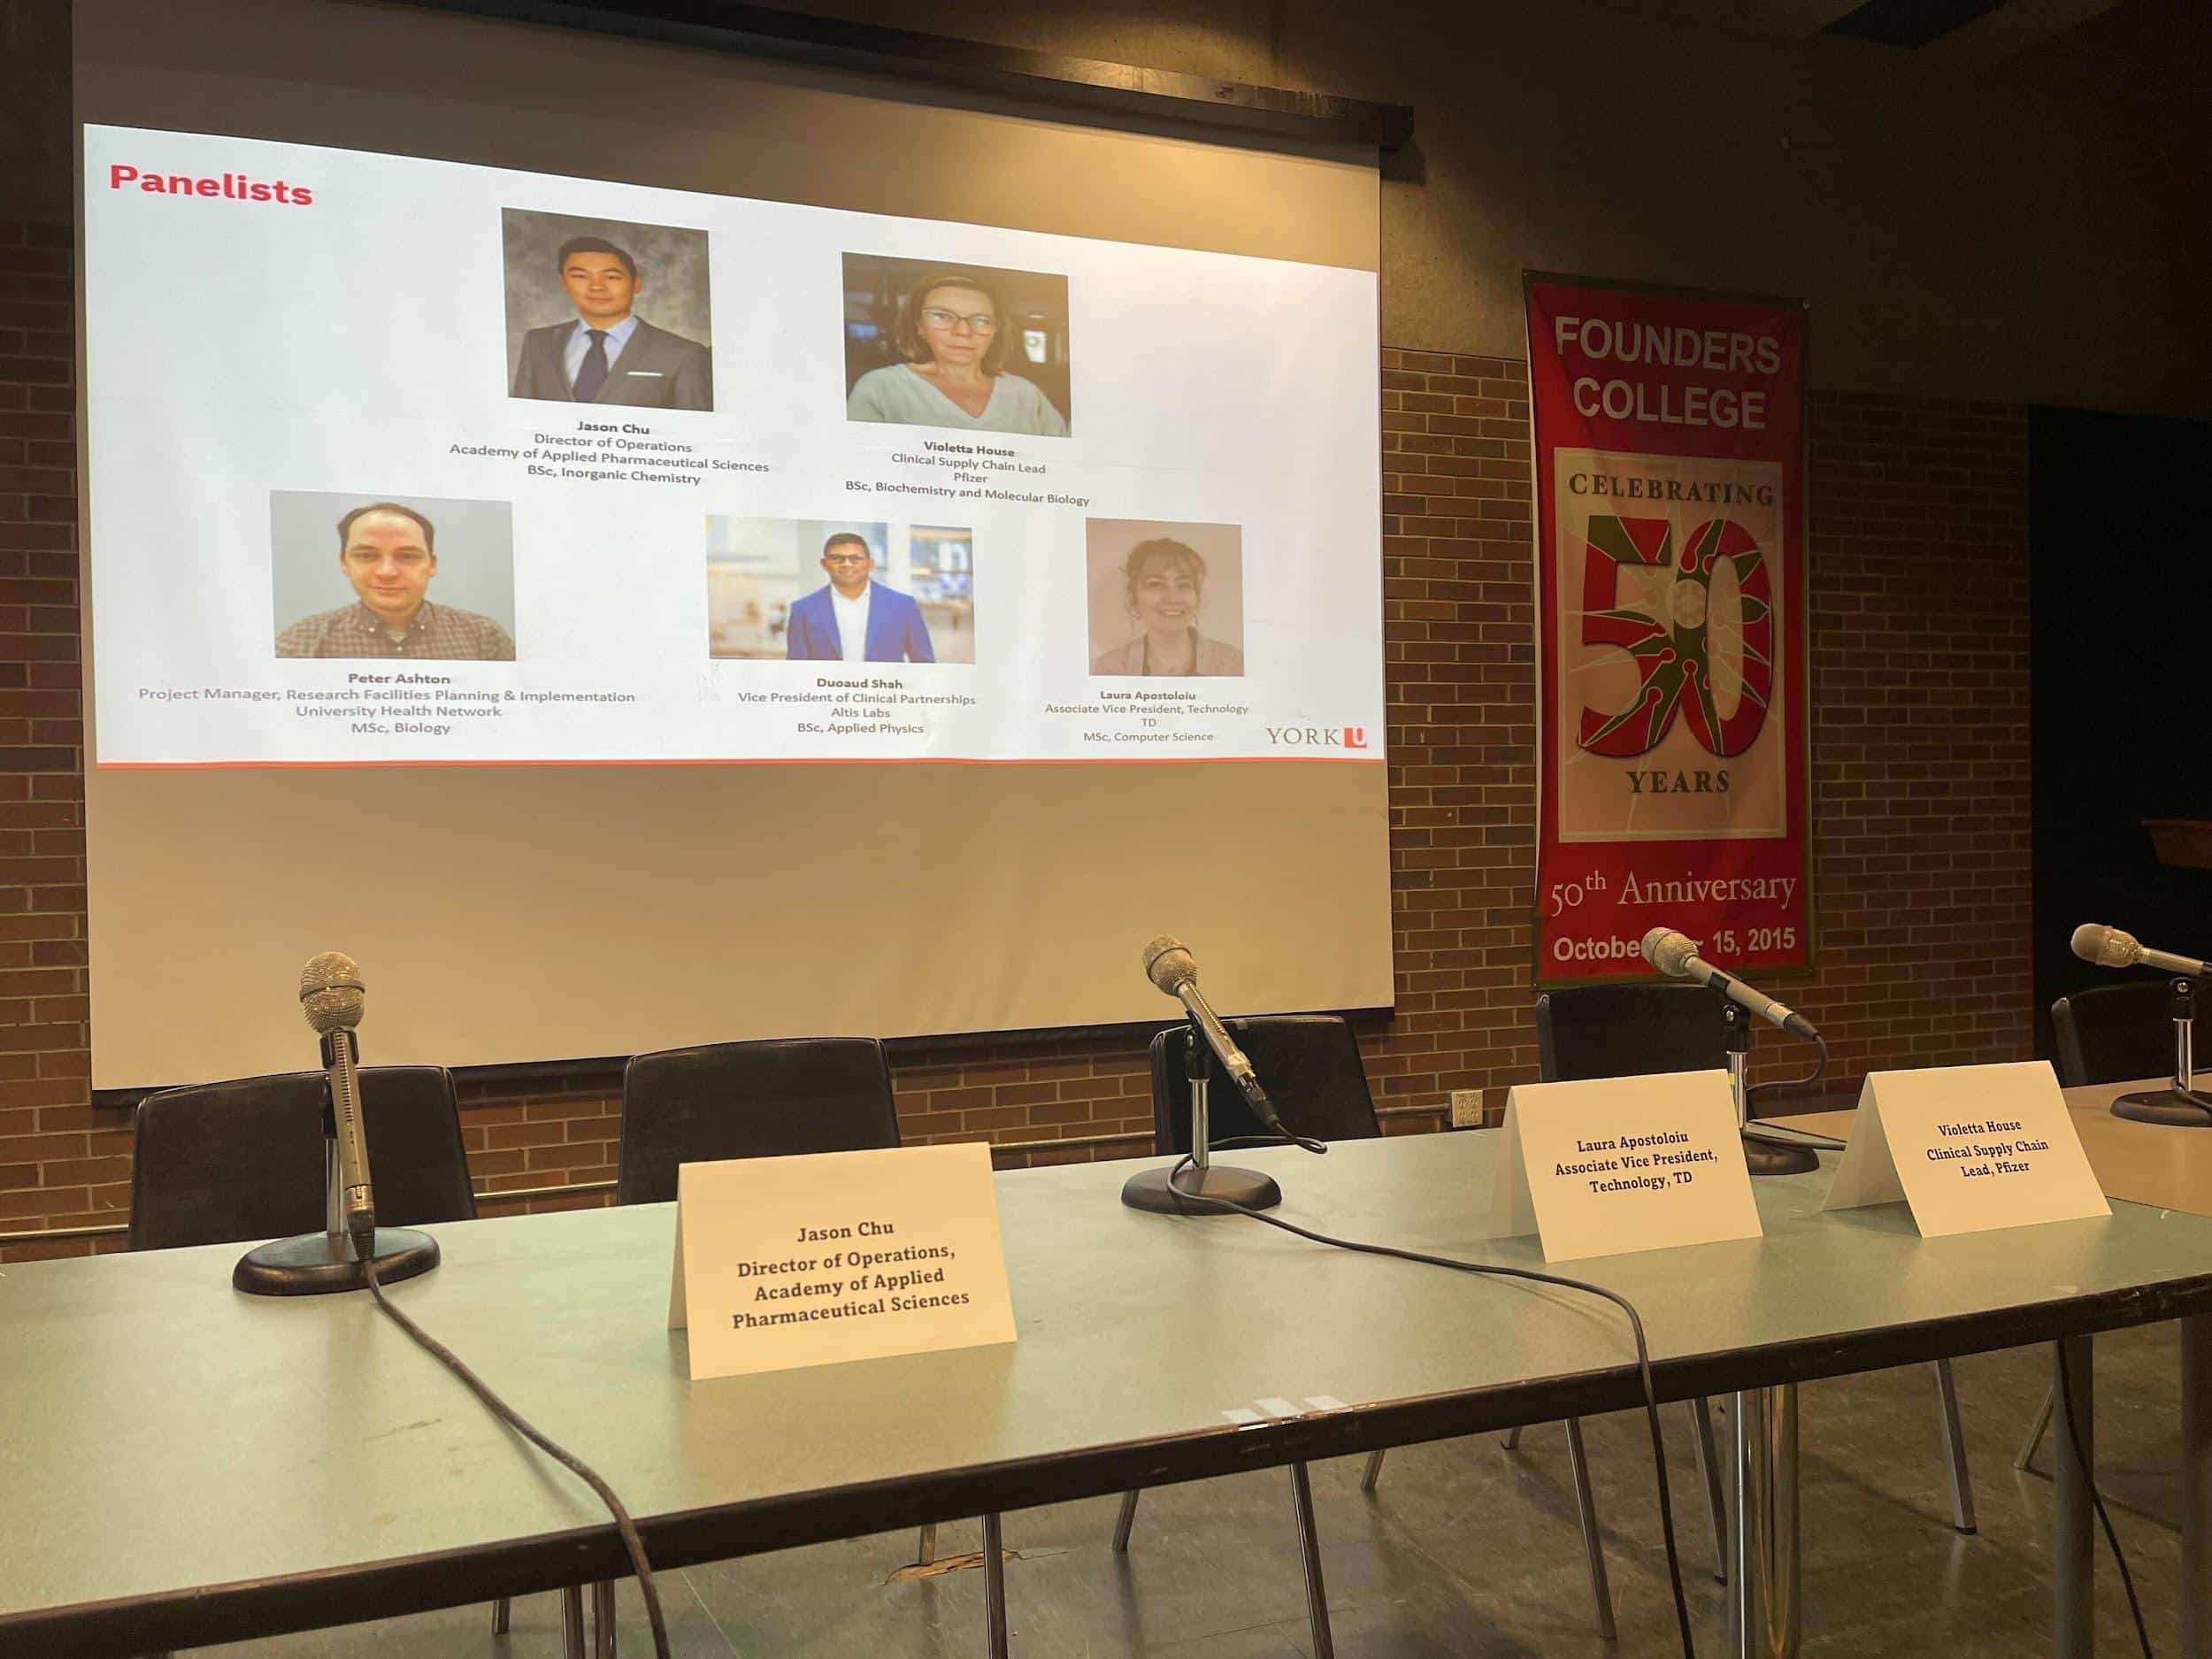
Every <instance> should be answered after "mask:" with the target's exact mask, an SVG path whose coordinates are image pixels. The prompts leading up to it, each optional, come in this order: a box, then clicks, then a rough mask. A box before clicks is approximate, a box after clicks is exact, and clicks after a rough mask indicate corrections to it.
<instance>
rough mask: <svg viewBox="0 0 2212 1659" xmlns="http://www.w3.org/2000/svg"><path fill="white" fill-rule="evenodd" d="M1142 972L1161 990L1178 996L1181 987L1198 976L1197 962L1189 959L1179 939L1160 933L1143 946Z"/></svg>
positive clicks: (1187, 952)
mask: <svg viewBox="0 0 2212 1659" xmlns="http://www.w3.org/2000/svg"><path fill="white" fill-rule="evenodd" d="M1144 972H1145V977H1146V978H1147V979H1150V980H1151V981H1152V983H1153V984H1155V985H1156V986H1158V987H1160V989H1161V990H1163V991H1164V992H1166V993H1167V994H1168V995H1170V996H1179V995H1181V994H1182V990H1183V987H1185V986H1187V985H1188V984H1190V983H1191V982H1192V981H1194V979H1197V978H1198V964H1196V963H1195V962H1193V961H1192V960H1191V955H1190V952H1189V951H1188V950H1187V949H1185V948H1184V946H1183V941H1181V940H1179V939H1178V938H1176V937H1175V935H1174V934H1172V933H1162V934H1161V935H1160V936H1159V937H1158V938H1157V939H1156V940H1154V941H1152V942H1151V943H1150V944H1148V945H1147V946H1146V947H1145V948H1144Z"/></svg>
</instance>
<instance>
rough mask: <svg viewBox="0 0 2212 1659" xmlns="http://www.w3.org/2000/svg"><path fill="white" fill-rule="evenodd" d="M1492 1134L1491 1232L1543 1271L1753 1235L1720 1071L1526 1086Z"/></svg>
mask: <svg viewBox="0 0 2212 1659" xmlns="http://www.w3.org/2000/svg"><path fill="white" fill-rule="evenodd" d="M1501 1133H1502V1136H1503V1139H1504V1151H1503V1156H1501V1157H1500V1159H1499V1161H1498V1172H1497V1179H1496V1186H1495V1188H1494V1191H1493V1193H1492V1194H1491V1207H1490V1231H1491V1233H1493V1234H1494V1235H1495V1236H1497V1237H1500V1238H1508V1237H1511V1236H1513V1235H1515V1234H1517V1233H1535V1234H1537V1235H1538V1239H1539V1241H1540V1243H1541V1244H1542V1246H1543V1250H1544V1259H1545V1260H1546V1261H1548V1262H1571V1261H1573V1260H1575V1259H1577V1258H1578V1257H1580V1256H1616V1255H1619V1254H1620V1253H1622V1252H1624V1251H1628V1250H1658V1249H1666V1248H1671V1247H1673V1246H1675V1245H1678V1244H1710V1243H1713V1242H1715V1241H1716V1240H1721V1239H1755V1238H1757V1237H1758V1236H1759V1233H1760V1227H1759V1209H1758V1206H1757V1204H1755V1202H1753V1201H1752V1197H1751V1177H1750V1174H1749V1171H1747V1170H1746V1169H1745V1168H1744V1157H1743V1140H1742V1137H1741V1136H1740V1134H1739V1133H1737V1128H1736V1108H1735V1100H1734V1096H1733V1095H1732V1094H1730V1093H1729V1089H1728V1073H1726V1072H1725V1071H1676V1072H1671V1073H1668V1074H1666V1075H1663V1076H1659V1077H1614V1078H1601V1079H1592V1080H1590V1081H1588V1082H1583V1083H1525V1084H1523V1085H1521V1086H1520V1087H1517V1088H1515V1089H1514V1090H1512V1091H1511V1092H1510V1093H1509V1094H1507V1095H1506V1097H1505V1125H1504V1127H1503V1129H1502V1131H1501Z"/></svg>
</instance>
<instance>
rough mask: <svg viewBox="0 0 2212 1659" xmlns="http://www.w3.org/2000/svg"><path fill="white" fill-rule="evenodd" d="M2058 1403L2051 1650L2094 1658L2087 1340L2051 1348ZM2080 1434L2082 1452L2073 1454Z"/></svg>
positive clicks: (2092, 1420) (2092, 1447) (2091, 1396)
mask: <svg viewBox="0 0 2212 1659" xmlns="http://www.w3.org/2000/svg"><path fill="white" fill-rule="evenodd" d="M2051 1352H2052V1356H2053V1360H2054V1365H2055V1371H2056V1375H2055V1377H2054V1379H2053V1381H2054V1382H2055V1384H2056V1386H2057V1388H2058V1406H2057V1409H2055V1411H2054V1412H2053V1413H2052V1415H2051V1430H2052V1432H2051V1448H2052V1453H2053V1457H2052V1480H2053V1482H2054V1485H2055V1489H2056V1505H2055V1514H2054V1516H2053V1517H2052V1545H2051V1577H2052V1580H2053V1586H2052V1587H2053V1590H2054V1595H2053V1608H2052V1620H2051V1651H2052V1652H2053V1653H2055V1655H2058V1659H2090V1655H2092V1654H2093V1653H2094V1652H2095V1650H2096V1629H2095V1625H2096V1599H2097V1596H2096V1564H2097V1556H2096V1546H2097V1530H2096V1516H2095V1513H2094V1511H2093V1509H2092V1508H2091V1506H2090V1502H2089V1479H2090V1469H2089V1468H2085V1467H2084V1466H2083V1459H2084V1458H2086V1459H2087V1460H2088V1463H2089V1464H2090V1465H2091V1466H2092V1467H2093V1466H2094V1464H2095V1463H2096V1458H2097V1424H2096V1415H2097V1412H2096V1406H2097V1390H2096V1378H2095V1374H2094V1373H2093V1371H2092V1370H2091V1364H2092V1362H2091V1359H2090V1346H2089V1339H2088V1338H2087V1337H2085V1336H2070V1337H2064V1338H2062V1339H2061V1340H2059V1341H2057V1342H2055V1343H2054V1344H2052V1348H2051ZM2076 1435H2079V1436H2080V1440H2081V1456H2079V1457H2078V1456H2076V1455H2074V1442H2075V1437H2076Z"/></svg>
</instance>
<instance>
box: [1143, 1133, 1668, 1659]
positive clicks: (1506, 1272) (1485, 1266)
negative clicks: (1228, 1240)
mask: <svg viewBox="0 0 2212 1659" xmlns="http://www.w3.org/2000/svg"><path fill="white" fill-rule="evenodd" d="M1240 1143H1241V1144H1245V1145H1251V1144H1255V1143H1258V1144H1267V1143H1266V1142H1264V1141H1262V1138H1261V1137H1259V1136H1256V1135H1248V1136H1243V1137H1240ZM1221 1144H1223V1145H1228V1144H1231V1143H1229V1142H1223V1143H1221ZM1315 1144H1316V1145H1318V1143H1315ZM1194 1167H1196V1166H1195V1165H1194V1164H1192V1162H1191V1159H1190V1156H1189V1155H1188V1154H1186V1155H1185V1156H1184V1157H1183V1159H1182V1161H1181V1162H1180V1163H1179V1164H1176V1165H1175V1167H1174V1168H1173V1169H1172V1170H1171V1171H1169V1174H1168V1187H1169V1188H1170V1189H1171V1190H1172V1191H1173V1192H1175V1193H1176V1194H1179V1195H1180V1196H1181V1197H1182V1198H1183V1199H1184V1200H1185V1201H1186V1202H1188V1203H1189V1205H1190V1206H1191V1208H1192V1209H1193V1210H1195V1211H1200V1212H1203V1211H1205V1210H1232V1211H1233V1212H1235V1213H1236V1214H1238V1215H1240V1216H1249V1217H1251V1218H1252V1219H1253V1220H1255V1221H1262V1222H1265V1223H1266V1224H1267V1225H1269V1226H1271V1227H1278V1228H1280V1229H1281V1230H1282V1231H1283V1232H1285V1233H1294V1234H1295V1235H1296V1236H1297V1237H1299V1238H1302V1239H1307V1240H1311V1241H1312V1242H1314V1243H1316V1244H1326V1245H1330V1246H1332V1247H1333V1248H1336V1249H1340V1250H1352V1251H1356V1252H1357V1253H1358V1254H1359V1255H1362V1256H1392V1257H1394V1258H1395V1259H1397V1260H1398V1261H1401V1262H1419V1263H1425V1265H1427V1266H1430V1267H1443V1268H1449V1269H1450V1270H1451V1271H1453V1272H1455V1273H1473V1274H1476V1275H1478V1276H1480V1277H1486V1278H1497V1279H1525V1280H1528V1281H1530V1282H1532V1283H1534V1284H1539V1285H1554V1286H1558V1287H1559V1288H1561V1289H1563V1290H1576V1291H1580V1292H1582V1293H1583V1294H1586V1295H1590V1296H1596V1297H1600V1298H1601V1299H1602V1300H1604V1301H1606V1302H1611V1303H1612V1304H1613V1305H1614V1306H1615V1307H1617V1308H1618V1309H1619V1310H1621V1311H1622V1312H1623V1313H1624V1314H1626V1315H1627V1316H1628V1328H1629V1331H1630V1333H1632V1335H1633V1336H1634V1338H1635V1340H1636V1375H1637V1378H1638V1379H1639V1380H1640V1381H1641V1382H1642V1384H1643V1387H1644V1417H1645V1420H1646V1422H1647V1423H1648V1424H1649V1425H1650V1428H1651V1455H1652V1463H1653V1467H1654V1469H1655V1471H1656V1474H1657V1476H1658V1482H1659V1525H1660V1528H1661V1530H1662V1531H1663V1532H1664V1533H1665V1535H1666V1545H1667V1578H1668V1582H1669V1583H1670V1585H1671V1586H1672V1588H1673V1591H1674V1618H1675V1624H1676V1627H1677V1628H1678V1630H1679V1632H1681V1637H1682V1659H1697V1644H1696V1641H1695V1639H1694V1637H1693V1636H1692V1635H1691V1633H1690V1604H1689V1601H1688V1599H1687V1598H1686V1596H1685V1595H1684V1594H1683V1592H1682V1561H1681V1557H1680V1555H1678V1553H1677V1551H1676V1548H1675V1541H1674V1500H1673V1497H1672V1494H1671V1492H1670V1491H1669V1489H1668V1486H1667V1440H1666V1433H1665V1431H1664V1430H1663V1429H1662V1428H1661V1426H1660V1424H1659V1394H1658V1390H1657V1388H1656V1386H1655V1385H1654V1384H1653V1382H1652V1379H1651V1348H1650V1345H1649V1344H1648V1343H1647V1341H1646V1340H1645V1339H1644V1322H1643V1318H1642V1316H1641V1315H1640V1314H1638V1312H1637V1311H1636V1307H1635V1304H1634V1303H1633V1302H1630V1301H1629V1300H1628V1298H1627V1297H1625V1296H1624V1295H1622V1294H1620V1293H1619V1292H1618V1291H1616V1290H1608V1289H1607V1288H1606V1287H1605V1286H1602V1285H1594V1284H1591V1283H1590V1282H1589V1281H1588V1280H1586V1279H1569V1278H1567V1277H1566V1276H1565V1275H1564V1274H1562V1273H1545V1272H1540V1271H1537V1270H1536V1269H1535V1268H1532V1267H1507V1266H1504V1265H1502V1263H1494V1262H1464V1261H1460V1260H1457V1259H1455V1257H1452V1256H1430V1255H1428V1254H1426V1253H1425V1252H1424V1251H1420V1250H1407V1249H1401V1248H1399V1247H1397V1246H1396V1245H1392V1244H1369V1243H1366V1242H1364V1241H1363V1240H1357V1239H1340V1238H1336V1237H1333V1236H1332V1235H1331V1234H1329V1233H1317V1232H1315V1231H1314V1230H1313V1229H1312V1228H1311V1227H1302V1226H1300V1225H1298V1224H1297V1223H1296V1222H1294V1221H1286V1220H1284V1219H1283V1218H1282V1217H1280V1216H1271V1215H1270V1214H1268V1213H1267V1211H1265V1210H1254V1209H1251V1208H1250V1207H1249V1206H1248V1205H1244V1204H1240V1203H1236V1202H1233V1201H1232V1200H1230V1199H1226V1198H1212V1197H1201V1196H1200V1195H1199V1194H1196V1193H1194V1192H1191V1191H1189V1190H1188V1189H1187V1188H1185V1187H1179V1186H1178V1185H1177V1184H1176V1177H1177V1176H1179V1175H1180V1174H1182V1172H1183V1171H1185V1170H1187V1169H1192V1168H1194Z"/></svg>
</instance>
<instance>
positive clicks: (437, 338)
mask: <svg viewBox="0 0 2212 1659" xmlns="http://www.w3.org/2000/svg"><path fill="white" fill-rule="evenodd" d="M76 45H77V65H76V73H77V84H76V92H77V107H78V114H79V118H80V120H81V150H82V164H83V165H82V172H81V189H82V204H81V215H80V224H81V236H82V248H81V265H80V269H81V288H82V296H81V297H82V310H81V316H82V319H83V327H82V341H83V343H82V351H83V375H82V379H81V384H82V385H83V387H84V388H85V391H84V439H83V442H84V449H85V463H86V467H85V479H86V486H85V492H84V506H83V511H84V517H85V525H84V529H85V545H86V549H87V582H86V589H87V603H86V641H85V649H86V658H87V664H88V705H89V707H88V724H89V727H90V735H89V738H88V741H89V743H90V745H91V752H90V755H89V757H88V759H89V762H90V764H89V765H88V776H87V780H86V786H87V795H88V864H89V870H90V882H91V886H90V893H89V908H90V949H91V975H90V983H91V987H92V999H93V1008H92V1041H93V1066H94V1082H95V1085H96V1087H102V1088H123V1087H142V1086H151V1085H159V1084H169V1083H177V1082H187V1081H195V1080H199V1079H210V1078H216V1077H222V1076H235V1075H244V1074H249V1073H253V1072H258V1071H281V1070H289V1069H295V1068H297V1067H299V1066H302V1065H305V1064H313V1063H314V1061H313V1056H312V1049H311V1041H309V1040H308V1038H307V1034H306V1032H305V1028H304V1026H303V1025H301V1024H300V1021H299V1016H298V1012H297V1009H296V1003H295V1002H294V998H293V995H292V987H293V985H294V983H295V982H296V972H297V968H298V964H300V963H301V962H302V961H303V960H304V959H305V958H306V957H308V956H311V955H312V954H314V953H315V952H317V951H319V950H327V949H339V950H344V951H346V952H348V953H349V954H350V955H352V956H355V957H357V959H358V960H359V961H360V963H361V964H362V967H363V972H364V977H365V980H366V982H367V985H368V989H369V1010H370V1018H369V1020H368V1022H367V1024H366V1025H365V1029H364V1033H363V1050H364V1056H365V1058H366V1059H368V1060H370V1061H372V1062H388V1063H397V1062H403V1061H404V1062H425V1061H429V1062H439V1063H442V1064H499V1063H507V1062H520V1061H536V1060H557V1059H565V1058H575V1057H582V1056H609V1055H620V1054H627V1053H633V1052H638V1051H642V1050H646V1049H650V1048H662V1047H667V1046H672V1045H677V1044H682V1043H689V1042H698V1041H719V1040H725V1039H733V1038H745V1037H762V1036H783V1035H801V1034H811V1033H873V1034H878V1035H883V1036H901V1035H909V1034H918V1033H962V1032H995V1031H1012V1030H1021V1029H1028V1028H1037V1027H1058V1026H1066V1025H1089V1024H1100V1023H1108V1022H1117V1021H1124V1020H1134V1019H1142V1018H1151V1017H1155V1016H1161V1017H1164V1016H1165V1015H1166V1014H1167V1013H1169V1012H1171V1011H1172V1005H1171V1004H1170V1003H1167V1002H1164V1000H1163V999H1162V998H1161V997H1160V996H1159V995H1158V994H1157V993H1156V992H1155V991H1154V990H1153V989H1152V988H1151V987H1150V986H1149V985H1148V984H1147V983H1146V981H1145V980H1144V979H1143V976H1142V974H1141V972H1140V970H1139V967H1138V950H1139V948H1140V946H1141V944H1142V943H1143V942H1144V941H1145V940H1146V939H1147V938H1148V937H1149V936H1150V935H1152V934H1154V933H1161V932H1172V933H1179V934H1180V935H1181V936H1182V937H1183V938H1184V939H1186V940H1187V941H1188V942H1189V943H1190V944H1191V946H1192V947H1193V949H1194V950H1195V952H1196V953H1197V956H1198V960H1199V962H1200V964H1201V966H1202V972H1203V974H1204V982H1205V983H1206V985H1207V987H1208V988H1209V990H1210V993H1211V994H1212V995H1213V996H1214V997H1215V1000H1216V1001H1217V1003H1219V1004H1221V1005H1222V1006H1224V1007H1225V1008H1228V1009H1235V1010H1254V1011H1258V1010H1296V1009H1314V1008H1349V1007H1370V1006H1377V1005H1380V1004H1385V1003H1387V1002H1389V1001H1390V1000H1391V941H1390V931H1389V870H1388V853H1387V844H1386V829H1387V822H1386V819H1387V807H1386V791H1385V781H1384V768H1383V690H1382V660H1383V651H1382V627H1381V624H1382V595H1381V570H1380V551H1379V535H1380V528H1381V518H1380V509H1381V502H1380V493H1379V488H1380V486H1379V448H1380V445H1379V415H1378V405H1379V391H1378V384H1379V377H1378V366H1377V365H1378V353H1377V339H1376V265H1377V234H1378V233H1377V190H1378V186H1377V180H1376V174H1375V172H1374V168H1373V165H1372V157H1371V156H1369V157H1357V156H1347V155H1342V154H1332V153H1325V152H1323V151H1321V150H1316V149H1312V148H1303V149H1302V148H1298V147H1294V146H1289V145H1283V144H1277V145H1274V146H1272V147H1266V148H1263V147H1256V146H1254V145H1250V144H1242V143H1232V142H1217V141H1212V140H1202V139H1197V138H1193V137H1189V136H1183V135H1175V134H1166V133H1163V132H1156V131H1144V130H1136V129H1133V128H1130V127H1115V128H1110V127H1102V126H1095V125H1083V124H1077V123H1074V122H1071V121H1066V120H1056V119H1047V118H1045V117H1042V116H1040V115H1039V114H1037V113H1035V112H1033V111H1015V110H1011V109H1004V108H995V107H990V108H987V107H979V106H978V105H977V104H975V103H974V102H973V101H970V102H968V103H965V104H963V103H960V102H957V101H954V100H951V99H949V98H948V97H947V96H945V95H943V94H938V93H928V94H924V93H918V92H916V91H915V90H914V89H912V88H903V87H901V86H898V85H895V84H893V83H889V82H882V81H873V80H867V79H862V78H857V77H844V76H833V75H831V74H829V73H826V72H815V71H803V70H799V69H795V68H790V67H784V66H772V65H760V64H754V63H750V62H747V61H743V60H739V59H735V58H731V57H729V56H726V55H723V54H719V53H714V52H710V51H705V50H690V49H683V48H675V47H666V46H660V45H654V44H649V43H643V42H629V41H622V40H614V39H606V38H599V37H595V36H592V35H583V34H579V33H574V32H569V31H565V30H556V29H541V28H537V27H527V26H522V25H515V24H507V23H497V22H489V21H483V20H478V19H464V18H457V17H453V16H449V15H441V14H437V13H434V12H424V11H419V10H416V9H411V8H408V7H403V6H385V5H380V4H336V3H334V0H321V3H319V4H276V3H275V0H220V4H205V5H195V6H191V7H176V6H155V5H152V4H146V3H145V0H80V4H78V7H77V12H76Z"/></svg>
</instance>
